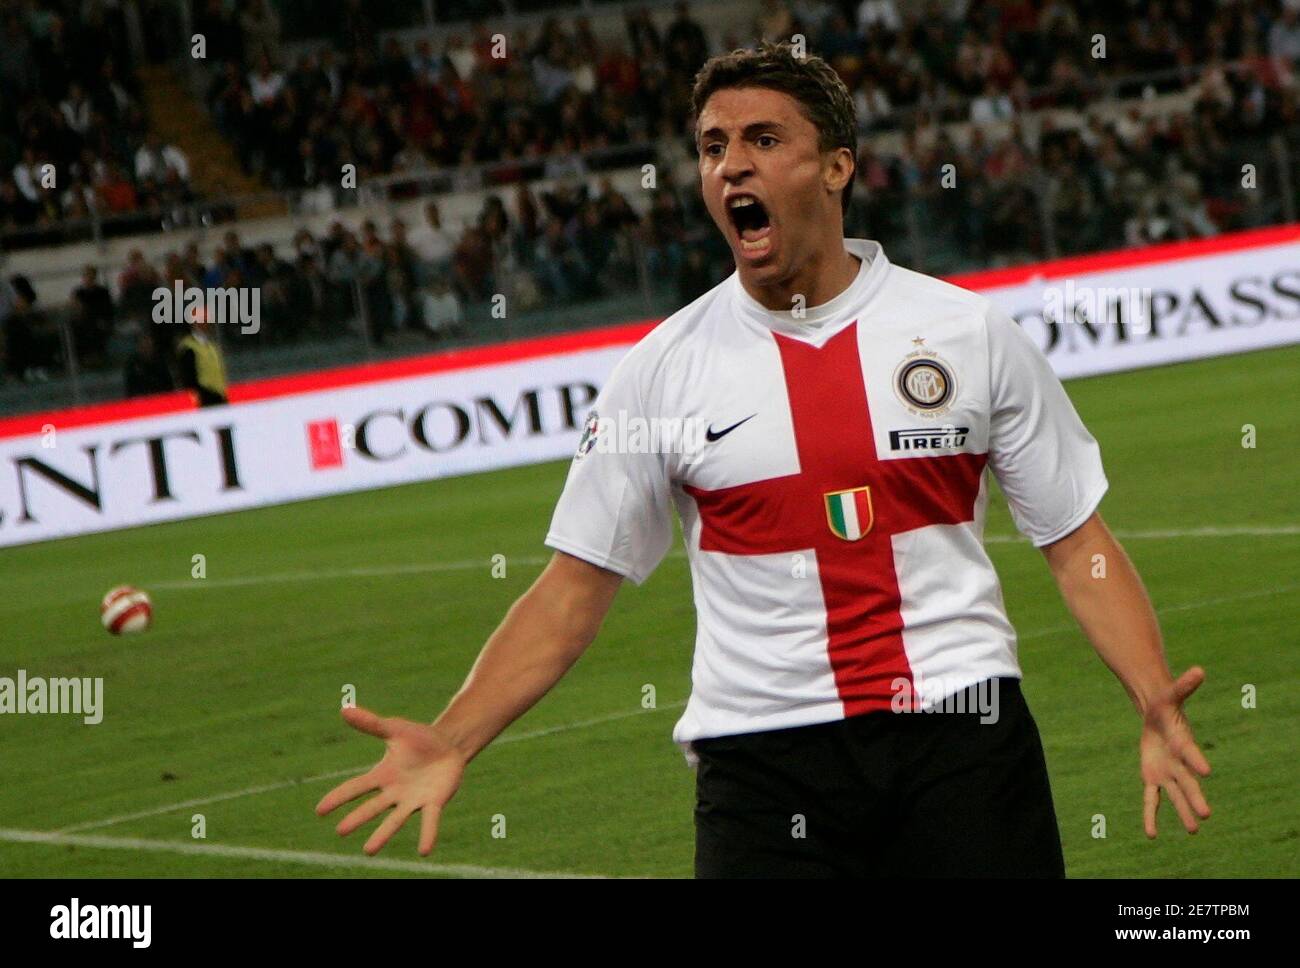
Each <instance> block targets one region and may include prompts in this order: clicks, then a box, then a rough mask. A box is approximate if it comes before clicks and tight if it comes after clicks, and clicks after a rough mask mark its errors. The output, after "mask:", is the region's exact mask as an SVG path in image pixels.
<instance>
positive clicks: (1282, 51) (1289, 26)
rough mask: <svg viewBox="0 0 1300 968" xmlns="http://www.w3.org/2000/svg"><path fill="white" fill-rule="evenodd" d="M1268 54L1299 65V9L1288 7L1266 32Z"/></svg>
mask: <svg viewBox="0 0 1300 968" xmlns="http://www.w3.org/2000/svg"><path fill="white" fill-rule="evenodd" d="M1268 52H1269V53H1270V54H1272V55H1273V56H1274V57H1277V58H1280V59H1282V60H1284V61H1288V62H1290V63H1291V64H1300V8H1297V7H1295V6H1288V7H1286V8H1285V9H1284V10H1283V11H1282V16H1281V17H1280V18H1278V19H1277V20H1275V21H1274V22H1273V26H1272V27H1271V28H1270V29H1269V32H1268Z"/></svg>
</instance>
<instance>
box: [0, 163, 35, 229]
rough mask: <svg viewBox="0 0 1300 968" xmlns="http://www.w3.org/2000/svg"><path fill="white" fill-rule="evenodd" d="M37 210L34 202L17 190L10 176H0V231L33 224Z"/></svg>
mask: <svg viewBox="0 0 1300 968" xmlns="http://www.w3.org/2000/svg"><path fill="white" fill-rule="evenodd" d="M39 211H40V209H39V208H37V206H36V203H35V202H32V201H29V200H28V199H27V198H26V197H25V196H24V195H23V194H22V192H20V191H19V190H18V186H17V185H16V184H15V183H14V180H13V179H12V178H4V177H3V176H0V231H3V230H8V231H12V230H14V229H19V228H23V227H25V226H28V225H33V224H34V223H35V222H36V216H37V213H38V212H39Z"/></svg>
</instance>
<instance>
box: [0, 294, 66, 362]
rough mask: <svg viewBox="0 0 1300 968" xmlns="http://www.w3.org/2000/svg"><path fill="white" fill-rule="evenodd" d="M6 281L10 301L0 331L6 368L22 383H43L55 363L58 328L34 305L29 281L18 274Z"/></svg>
mask: <svg viewBox="0 0 1300 968" xmlns="http://www.w3.org/2000/svg"><path fill="white" fill-rule="evenodd" d="M9 282H10V286H11V289H10V305H9V307H8V314H7V315H6V316H5V318H4V320H3V325H4V329H3V334H2V335H3V337H4V366H5V369H6V370H7V371H8V373H9V374H10V375H11V376H13V377H14V378H15V379H18V380H22V381H23V382H25V383H44V382H46V381H47V380H49V378H50V372H49V371H50V370H52V369H54V367H55V366H57V364H58V356H59V336H58V332H57V331H56V330H55V329H54V328H53V326H52V325H51V324H50V321H49V320H48V319H47V318H46V316H45V313H44V312H42V311H41V310H40V309H38V308H37V307H36V292H35V290H34V289H33V288H32V284H31V281H30V280H29V279H28V278H27V277H26V276H21V275H18V276H14V277H13V278H12V279H10V280H9Z"/></svg>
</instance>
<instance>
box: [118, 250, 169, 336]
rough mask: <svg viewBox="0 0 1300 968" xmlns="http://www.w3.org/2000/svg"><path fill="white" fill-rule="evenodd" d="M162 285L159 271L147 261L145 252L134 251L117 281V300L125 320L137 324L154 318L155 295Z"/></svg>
mask: <svg viewBox="0 0 1300 968" xmlns="http://www.w3.org/2000/svg"><path fill="white" fill-rule="evenodd" d="M161 285H163V282H162V278H161V277H160V276H159V274H158V270H157V269H155V268H154V267H153V266H151V265H150V264H149V263H148V262H146V261H145V258H144V253H143V252H141V251H140V250H139V249H132V250H131V254H130V256H128V257H127V264H126V268H125V269H123V270H122V274H121V275H120V276H118V279H117V299H118V305H119V307H121V310H122V316H123V318H125V319H128V320H135V321H137V322H142V321H144V320H147V319H150V318H152V315H153V293H154V290H155V289H157V288H158V287H159V286H161Z"/></svg>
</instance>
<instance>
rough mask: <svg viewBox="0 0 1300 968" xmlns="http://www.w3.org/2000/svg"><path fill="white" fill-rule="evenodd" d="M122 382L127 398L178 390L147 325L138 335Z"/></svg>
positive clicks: (140, 329) (141, 328)
mask: <svg viewBox="0 0 1300 968" xmlns="http://www.w3.org/2000/svg"><path fill="white" fill-rule="evenodd" d="M122 381H123V384H124V387H125V391H126V395H127V397H142V396H147V395H149V394H151V393H168V392H170V391H171V390H174V389H176V384H175V382H174V381H173V380H172V374H171V370H169V369H168V367H167V361H166V360H165V359H164V358H163V356H162V355H161V354H160V353H159V352H158V348H157V345H156V344H155V343H154V339H153V334H152V333H151V332H150V330H149V328H148V326H147V325H146V326H141V327H140V328H139V330H138V331H137V333H136V337H135V348H134V349H133V350H132V353H131V356H130V357H129V358H128V359H127V361H126V366H125V367H124V368H123V371H122Z"/></svg>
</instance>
